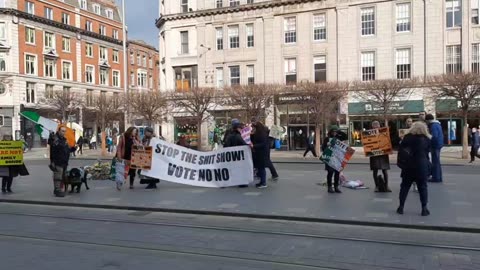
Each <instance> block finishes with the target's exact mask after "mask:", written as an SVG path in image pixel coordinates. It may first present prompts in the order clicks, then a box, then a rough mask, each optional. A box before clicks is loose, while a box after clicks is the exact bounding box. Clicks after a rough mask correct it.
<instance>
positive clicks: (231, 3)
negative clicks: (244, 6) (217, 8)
mask: <svg viewBox="0 0 480 270" xmlns="http://www.w3.org/2000/svg"><path fill="white" fill-rule="evenodd" d="M238 6H240V0H230V1H229V7H238Z"/></svg>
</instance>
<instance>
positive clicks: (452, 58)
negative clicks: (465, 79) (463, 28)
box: [446, 45, 462, 73]
mask: <svg viewBox="0 0 480 270" xmlns="http://www.w3.org/2000/svg"><path fill="white" fill-rule="evenodd" d="M446 69H447V73H460V72H462V46H461V45H454V46H447V68H446Z"/></svg>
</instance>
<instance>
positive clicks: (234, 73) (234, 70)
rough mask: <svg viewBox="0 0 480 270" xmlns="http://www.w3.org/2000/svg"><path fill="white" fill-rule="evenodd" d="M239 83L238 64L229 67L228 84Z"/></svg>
mask: <svg viewBox="0 0 480 270" xmlns="http://www.w3.org/2000/svg"><path fill="white" fill-rule="evenodd" d="M239 84H240V66H231V67H230V85H239Z"/></svg>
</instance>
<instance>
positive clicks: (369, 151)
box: [362, 127, 393, 157]
mask: <svg viewBox="0 0 480 270" xmlns="http://www.w3.org/2000/svg"><path fill="white" fill-rule="evenodd" d="M362 144H363V150H364V152H365V156H366V157H372V156H381V155H388V154H391V153H392V152H393V149H392V142H391V141H390V130H389V129H388V128H387V127H383V128H378V129H370V130H365V131H362Z"/></svg>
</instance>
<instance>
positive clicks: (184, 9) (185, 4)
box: [180, 0, 188, 12]
mask: <svg viewBox="0 0 480 270" xmlns="http://www.w3.org/2000/svg"><path fill="white" fill-rule="evenodd" d="M180 7H181V9H182V12H188V0H181V3H180Z"/></svg>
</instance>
